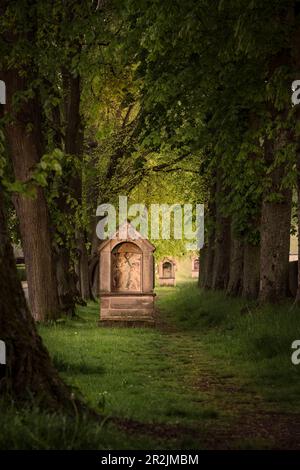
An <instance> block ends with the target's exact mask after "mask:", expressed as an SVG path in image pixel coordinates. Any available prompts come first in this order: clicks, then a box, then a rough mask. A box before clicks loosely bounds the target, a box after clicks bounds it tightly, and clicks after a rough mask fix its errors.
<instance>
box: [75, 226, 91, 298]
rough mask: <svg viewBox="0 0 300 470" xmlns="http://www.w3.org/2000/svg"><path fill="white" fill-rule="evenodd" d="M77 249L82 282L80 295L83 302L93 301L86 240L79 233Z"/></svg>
mask: <svg viewBox="0 0 300 470" xmlns="http://www.w3.org/2000/svg"><path fill="white" fill-rule="evenodd" d="M77 248H78V252H79V259H78V265H79V270H78V271H79V273H78V274H79V282H80V294H81V297H82V298H83V300H90V299H91V292H90V279H89V259H88V253H87V249H86V243H85V239H84V236H83V234H82V233H78V236H77Z"/></svg>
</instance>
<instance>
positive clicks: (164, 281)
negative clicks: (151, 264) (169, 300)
mask: <svg viewBox="0 0 300 470" xmlns="http://www.w3.org/2000/svg"><path fill="white" fill-rule="evenodd" d="M158 282H159V285H160V286H161V287H163V286H171V287H174V286H176V281H175V277H159V278H158Z"/></svg>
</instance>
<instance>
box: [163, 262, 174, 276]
mask: <svg viewBox="0 0 300 470" xmlns="http://www.w3.org/2000/svg"><path fill="white" fill-rule="evenodd" d="M162 271H163V277H164V278H165V279H168V278H170V277H172V263H171V262H170V261H165V262H164V263H163V265H162Z"/></svg>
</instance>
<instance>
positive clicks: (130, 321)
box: [99, 292, 155, 326]
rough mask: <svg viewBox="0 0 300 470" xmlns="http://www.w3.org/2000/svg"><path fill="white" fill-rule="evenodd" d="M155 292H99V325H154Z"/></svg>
mask: <svg viewBox="0 0 300 470" xmlns="http://www.w3.org/2000/svg"><path fill="white" fill-rule="evenodd" d="M154 297H155V294H153V293H149V294H141V293H136V294H134V293H130V294H127V293H126V294H121V293H119V292H115V293H114V292H111V293H108V294H100V321H99V325H101V326H112V325H113V324H116V326H121V325H124V326H143V325H149V326H151V325H154V323H155V318H154Z"/></svg>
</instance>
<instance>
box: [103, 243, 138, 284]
mask: <svg viewBox="0 0 300 470" xmlns="http://www.w3.org/2000/svg"><path fill="white" fill-rule="evenodd" d="M142 273H143V253H142V250H141V249H140V247H139V246H137V245H136V244H135V243H133V242H123V243H120V244H118V245H116V246H115V247H114V248H113V250H112V252H111V286H112V292H141V290H142Z"/></svg>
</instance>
